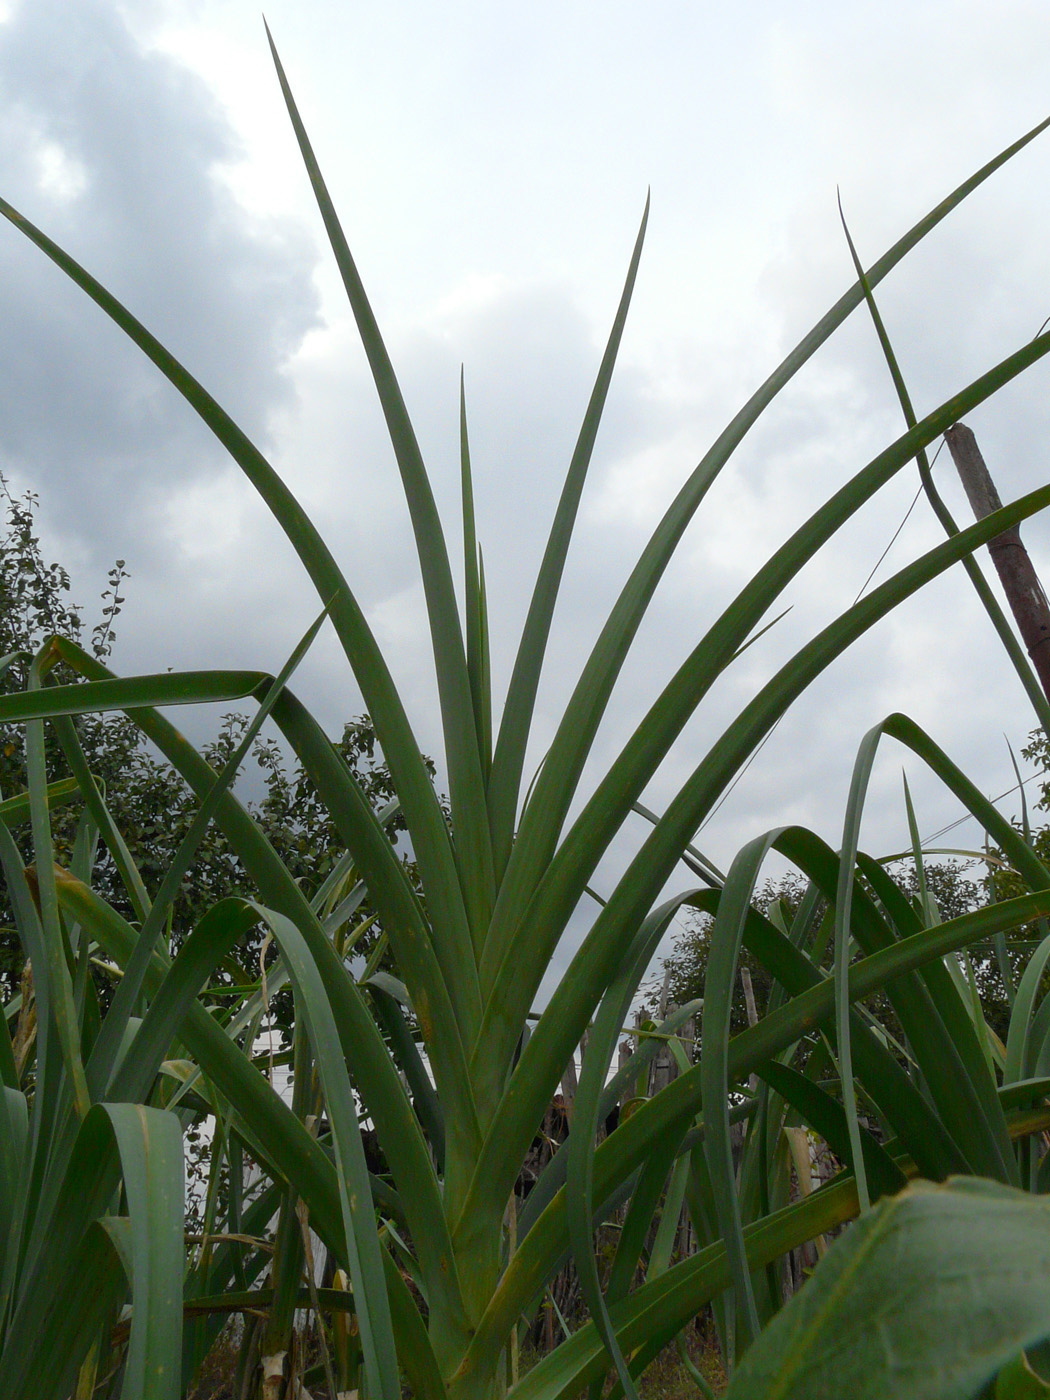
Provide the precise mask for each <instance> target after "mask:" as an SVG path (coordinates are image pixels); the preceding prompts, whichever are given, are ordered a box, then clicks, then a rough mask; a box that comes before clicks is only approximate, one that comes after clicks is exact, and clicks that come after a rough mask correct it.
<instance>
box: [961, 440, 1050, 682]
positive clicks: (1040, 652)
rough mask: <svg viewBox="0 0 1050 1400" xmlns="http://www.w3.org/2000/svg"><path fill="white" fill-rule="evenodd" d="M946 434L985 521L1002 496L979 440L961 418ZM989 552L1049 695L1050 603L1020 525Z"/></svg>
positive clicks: (998, 538)
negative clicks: (987, 464) (996, 486)
mask: <svg viewBox="0 0 1050 1400" xmlns="http://www.w3.org/2000/svg"><path fill="white" fill-rule="evenodd" d="M944 438H945V441H946V442H947V444H948V450H949V452H950V453H951V454H952V460H953V461H954V463H955V467H956V470H957V471H958V473H959V478H960V480H961V481H962V484H963V488H964V489H965V491H966V495H967V497H968V498H969V502H970V506H971V507H972V509H973V513H974V516H975V517H976V518H977V519H978V520H983V519H984V517H985V516H986V515H991V513H992V511H993V510H999V509H1000V507H1001V506H1002V501H1001V500H1000V499H999V493H998V491H996V489H995V483H994V482H993V481H992V478H991V475H990V474H989V471H988V468H987V467H986V466H985V463H984V458H983V457H982V456H981V451H980V448H979V447H978V446H977V439H976V438H975V437H974V435H973V433H972V432H971V431H970V429H969V428H968V427H967V426H966V424H965V423H956V425H955V426H954V428H949V429H948V431H947V432H946V433H945V435H944ZM988 552H989V553H990V554H991V556H992V562H993V563H994V564H995V567H996V570H997V572H998V574H999V580H1000V582H1001V583H1002V585H1003V591H1004V592H1005V594H1006V597H1007V601H1008V602H1009V604H1010V607H1011V609H1012V611H1013V615H1014V619H1015V621H1016V623H1017V627H1018V630H1019V632H1020V633H1021V639H1022V640H1023V642H1024V644H1025V646H1026V647H1027V648H1028V655H1029V656H1030V657H1031V658H1032V665H1033V666H1034V668H1035V673H1036V675H1037V676H1038V677H1039V683H1040V685H1041V686H1042V687H1043V693H1044V694H1045V695H1046V697H1047V699H1048V700H1050V603H1048V602H1047V599H1046V594H1045V593H1044V592H1043V585H1042V584H1041V583H1040V582H1039V575H1038V574H1037V573H1036V571H1035V568H1034V567H1033V565H1032V561H1031V559H1030V558H1029V557H1028V551H1027V549H1025V547H1024V545H1023V544H1022V543H1021V532H1020V530H1018V528H1017V527H1016V526H1011V528H1010V529H1009V530H1004V531H1003V533H1002V534H1001V535H996V537H995V539H994V540H991V541H990V542H989V545H988Z"/></svg>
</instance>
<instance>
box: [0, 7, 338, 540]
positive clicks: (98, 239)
mask: <svg viewBox="0 0 1050 1400" xmlns="http://www.w3.org/2000/svg"><path fill="white" fill-rule="evenodd" d="M237 157H238V147H237V143H236V140H235V138H234V136H233V133H232V131H231V129H230V127H229V125H228V123H227V121H226V119H225V117H224V115H223V112H222V110H221V108H220V107H219V105H218V103H217V101H216V99H215V98H214V96H213V95H212V93H211V92H210V91H209V90H208V88H207V87H206V86H205V84H204V83H203V82H202V81H201V79H199V78H198V77H196V76H195V75H194V74H192V73H190V72H189V71H188V70H186V69H185V68H183V67H182V66H180V65H179V64H178V63H177V62H175V61H174V60H173V59H171V58H169V57H167V56H165V55H163V54H161V53H158V52H145V51H144V50H143V49H142V48H141V47H140V46H139V44H138V43H137V42H136V40H135V39H134V37H133V36H132V34H131V33H130V31H129V30H128V28H127V26H126V24H125V22H124V21H123V19H122V18H121V17H120V14H119V11H118V9H117V7H116V6H114V5H113V4H111V3H106V0H83V3H78V4H77V5H74V6H70V5H67V4H64V3H62V0H33V3H31V4H29V3H26V4H22V5H21V6H19V7H18V9H17V10H16V11H15V13H14V15H13V17H12V18H11V19H10V20H9V21H8V22H7V23H6V24H4V25H2V26H0V190H2V191H3V193H4V194H5V196H6V197H7V198H8V199H9V200H10V201H11V202H12V203H14V204H15V205H16V207H20V208H21V210H22V211H23V212H24V213H25V214H26V215H27V216H28V217H29V218H31V219H32V220H33V221H34V222H36V223H38V224H39V225H40V226H41V227H43V229H44V230H45V232H47V233H49V234H50V235H51V236H52V237H54V238H55V239H56V241H57V242H59V243H60V244H62V245H63V246H65V247H66V249H67V250H68V251H69V252H71V253H72V254H73V255H74V256H75V257H76V258H77V259H78V260H79V261H80V262H82V263H83V264H84V265H85V266H86V267H87V268H88V269H89V270H90V271H92V272H93V273H94V274H95V275H96V276H98V277H99V278H100V280H101V281H102V282H103V283H104V284H106V285H108V286H109V288H110V289H111V290H112V291H113V292H114V293H115V294H116V295H117V296H118V297H119V298H120V299H121V300H122V301H124V303H125V304H126V305H127V306H128V307H129V309H130V310H131V311H132V312H133V313H134V314H135V315H137V316H138V317H139V318H140V319H141V320H142V321H144V322H145V324H146V325H147V326H148V327H149V328H150V329H151V330H153V331H154V333H155V334H157V335H158V337H159V338H160V339H161V340H162V342H164V343H165V344H167V346H168V348H169V349H171V350H172V351H173V353H175V354H176V355H177V356H178V357H179V358H180V359H182V361H183V362H184V364H185V365H186V366H187V368H189V369H190V371H191V372H192V373H194V374H195V375H197V377H198V378H200V379H201V380H202V381H203V382H204V383H205V384H206V385H207V386H208V387H209V389H210V390H211V391H212V393H214V394H215V396H216V397H217V398H218V399H219V401H220V402H222V403H223V404H224V406H225V407H226V408H228V410H229V411H230V412H231V413H232V414H233V416H234V417H235V418H236V419H237V420H238V421H239V422H240V423H241V424H242V426H243V427H244V428H245V429H246V430H247V431H248V432H249V434H251V435H253V436H255V437H256V439H257V440H261V441H262V442H263V443H264V444H265V441H266V439H267V437H268V435H269V432H270V425H271V420H272V416H273V414H274V412H275V411H276V410H278V409H280V408H281V407H283V406H285V405H287V404H288V402H289V400H290V397H291V395H292V392H293V391H292V386H291V382H290V380H289V378H288V376H287V373H286V367H287V361H288V358H289V356H290V355H291V354H292V352H293V351H294V350H295V349H296V347H297V346H298V344H299V343H300V341H301V339H302V337H303V335H304V333H305V332H306V331H307V330H308V329H309V328H310V326H311V325H314V324H316V321H317V298H316V294H315V292H314V289H313V287H312V285H311V273H312V268H313V265H314V260H315V253H314V250H313V248H312V246H311V244H310V243H309V242H308V241H307V240H306V239H305V238H304V236H303V234H302V233H301V232H299V231H298V230H297V229H296V228H295V227H294V226H292V225H290V224H287V223H277V222H270V223H264V222H260V221H257V220H255V221H253V220H250V219H249V218H248V217H247V216H246V215H245V214H244V213H243V211H241V210H240V209H239V207H238V206H237V204H236V203H235V201H234V199H233V197H232V196H231V195H230V193H229V192H228V190H227V188H226V187H225V186H224V184H223V181H222V179H221V173H220V172H221V166H222V165H223V164H228V163H230V162H233V161H235V160H236V159H237ZM0 325H2V326H3V328H4V330H3V335H2V336H0V465H2V466H3V469H4V470H5V471H7V472H8V473H9V474H13V475H14V476H15V478H16V479H18V478H19V477H20V476H22V475H25V476H26V477H27V479H30V480H32V481H33V483H34V484H43V485H46V498H47V510H48V511H49V513H51V514H53V516H54V517H55V519H56V523H57V525H58V526H59V528H60V529H61V530H63V532H68V533H71V534H74V535H76V536H79V537H80V539H81V540H82V541H83V542H84V543H85V545H86V546H87V547H88V548H89V550H90V551H91V552H92V553H94V554H95V556H96V557H104V556H105V555H106V554H107V553H109V554H111V553H114V552H120V553H122V554H126V555H128V556H131V555H133V553H134V549H133V544H132V541H133V540H134V539H136V538H137V539H139V540H141V538H142V536H143V534H144V533H145V532H144V531H143V525H144V524H145V525H147V526H149V525H153V524H155V522H156V508H157V506H158V505H159V503H160V502H161V501H162V500H163V499H164V498H165V497H166V495H167V494H168V493H170V491H171V490H172V489H173V487H176V486H178V485H180V484H184V483H186V482H187V481H191V480H194V479H197V478H199V477H200V476H201V475H202V473H205V472H214V471H215V470H216V466H217V464H218V463H219V462H220V461H221V460H222V454H221V452H220V450H219V449H218V448H217V447H216V446H213V445H212V443H211V441H210V438H209V435H208V434H207V432H206V431H205V430H204V429H203V427H202V426H201V425H200V424H199V423H198V422H197V420H196V419H195V416H194V415H193V414H192V413H191V412H190V411H189V410H188V409H187V408H186V407H185V406H184V405H183V404H182V403H181V402H180V401H179V399H178V396H177V395H176V394H175V392H174V391H173V390H171V389H170V388H169V387H168V386H167V385H166V383H164V382H163V381H162V380H161V379H160V376H159V375H158V373H157V372H156V371H155V370H154V369H153V368H152V367H151V366H150V365H148V364H147V363H146V362H145V360H144V359H143V357H142V356H141V355H140V354H139V352H138V351H137V350H135V349H134V347H132V346H131V345H130V344H129V343H128V342H127V341H126V340H125V339H124V338H123V336H122V335H121V334H120V333H119V332H118V331H117V330H116V329H115V328H114V327H112V326H110V325H109V324H108V323H107V322H106V320H105V318H104V317H103V316H102V315H101V313H100V312H99V311H98V310H97V309H96V308H94V307H93V306H91V305H90V304H89V303H88V302H87V300H86V298H85V297H84V296H83V294H82V293H81V292H80V291H79V290H78V289H77V288H75V287H73V286H72V285H71V284H69V283H67V282H66V280H65V278H64V277H63V275H62V274H61V273H59V272H58V271H57V270H56V269H55V268H53V267H52V266H51V265H50V264H49V263H47V262H46V260H45V259H44V258H43V256H42V255H41V254H40V253H39V252H37V251H36V250H35V249H34V248H32V247H31V246H29V245H28V243H27V242H26V241H25V240H24V239H22V238H21V236H20V235H19V234H18V233H17V232H16V231H15V230H14V229H12V228H5V230H0ZM144 517H145V518H144Z"/></svg>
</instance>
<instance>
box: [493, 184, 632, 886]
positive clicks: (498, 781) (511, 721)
mask: <svg viewBox="0 0 1050 1400" xmlns="http://www.w3.org/2000/svg"><path fill="white" fill-rule="evenodd" d="M648 221H649V199H648V196H646V201H645V211H644V213H643V214H642V222H641V226H640V228H639V229H638V236H637V238H636V239H635V244H634V251H633V252H632V254H631V262H630V266H629V268H628V270H627V280H626V282H625V283H624V288H623V292H622V293H621V295H620V304H619V306H618V307H617V310H616V316H615V319H614V320H613V327H612V330H611V331H610V333H609V340H608V342H607V344H606V347H605V353H604V355H603V356H602V362H601V364H600V366H599V368H598V375H597V378H596V379H595V382H594V388H593V389H592V390H591V397H590V401H589V402H588V404H587V411H586V413H585V414H584V418H583V426H582V427H581V428H580V435H579V438H578V439H577V442H576V449H575V451H574V452H573V454H572V461H571V462H570V463H569V470H568V473H567V475H566V478H565V484H564V486H563V487H562V494H561V499H560V500H559V502H558V509H557V511H556V513H555V516H554V523H553V524H552V526H551V532H550V538H549V539H548V541H547V548H546V550H545V551H544V555H543V562H542V563H541V565H540V571H539V574H538V575H537V578H536V587H535V589H534V590H533V594H532V602H531V603H530V604H529V611H528V615H527V616H526V619H525V627H524V630H523V631H522V634H521V643H520V645H519V647H518V654H517V657H516V659H515V662H514V670H513V672H512V673H511V678H510V686H509V689H508V691H507V702H506V705H505V706H504V710H503V719H502V721H501V723H500V729H499V738H498V739H497V741H496V752H495V756H494V758H493V763H492V781H491V783H490V785H489V802H490V808H491V821H492V831H493V843H494V846H495V855H496V863H497V870H499V871H502V870H503V868H504V867H505V866H506V863H507V860H508V858H509V856H510V848H511V841H512V838H513V834H514V822H515V818H516V817H517V807H518V799H519V794H520V788H521V774H522V769H523V767H524V765H525V750H526V746H527V744H528V740H529V731H530V728H531V725H532V714H533V709H534V707H535V704H536V691H537V690H538V688H539V682H540V671H541V668H542V666H543V657H544V653H545V652H546V649H547V639H548V637H549V635H550V629H551V621H552V619H553V617H554V605H555V603H556V602H557V599H558V590H559V588H560V586H561V579H562V574H563V573H564V570H565V559H566V556H567V554H568V552H569V542H570V540H571V539H572V531H573V526H574V525H575V523H576V515H577V512H578V511H579V506H580V497H581V495H582V494H583V487H584V482H585V481H586V479H587V470H588V468H589V466H590V463H591V456H592V453H593V451H594V443H595V439H596V437H597V435H598V425H599V423H600V422H601V416H602V412H603V410H604V408H605V401H606V398H607V397H608V393H609V383H610V381H611V379H612V373H613V369H614V367H615V365H616V356H617V353H618V352H619V349H620V341H621V339H622V338H623V330H624V326H625V325H626V323H627V312H628V309H629V307H630V304H631V297H632V295H633V293H634V284H635V280H636V278H637V276H638V264H639V262H640V260H641V256H642V244H643V243H644V242H645V227H646V224H647V223H648Z"/></svg>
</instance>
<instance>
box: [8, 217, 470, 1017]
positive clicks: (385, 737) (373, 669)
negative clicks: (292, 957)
mask: <svg viewBox="0 0 1050 1400" xmlns="http://www.w3.org/2000/svg"><path fill="white" fill-rule="evenodd" d="M0 214H2V215H3V216H4V217H5V218H7V219H8V220H10V222H11V223H13V224H14V225H15V226H16V227H17V228H19V229H20V230H21V231H22V232H23V233H24V234H25V235H26V237H27V238H29V239H30V241H31V242H33V243H35V244H36V246H37V247H38V248H39V249H40V250H41V251H42V252H43V253H45V254H46V255H47V257H49V258H50V259H51V261H52V262H54V263H55V264H56V266H57V267H59V268H60V269H61V270H62V271H63V272H64V273H65V274H66V275H67V276H68V277H69V278H70V279H71V280H72V281H73V282H75V283H76V285H77V286H78V287H80V288H81V290H83V291H84V292H86V293H87V295H88V296H89V297H91V299H92V301H94V302H95V303H96V305H97V306H99V307H100V308H101V309H102V310H103V311H104V312H105V313H106V315H107V316H109V317H110V319H111V320H112V321H113V322H114V323H115V324H116V325H117V326H119V327H120V329H121V330H122V331H124V333H125V334H126V335H127V336H128V337H129V339H131V340H132V341H133V342H134V343H135V344H136V345H137V346H138V347H139V349H140V350H141V351H142V352H143V353H144V354H145V355H146V356H147V358H148V359H150V360H151V361H152V362H153V364H154V365H156V366H157V368H158V369H159V370H160V371H161V373H162V374H163V375H164V376H165V377H166V378H167V379H168V380H169V381H170V382H171V383H172V384H173V385H174V387H175V388H176V389H177V390H178V391H179V393H180V394H181V395H182V396H183V398H185V399H186V401H187V402H188V403H189V405H190V406H191V407H192V408H193V409H194V411H195V412H196V413H197V414H198V415H199V416H200V418H201V419H202V420H203V421H204V423H205V424H207V426H208V427H209V428H210V429H211V431H212V432H213V433H214V435H215V437H216V438H217V439H218V440H219V442H221V443H222V445H223V446H224V447H225V448H226V450H227V451H228V452H229V454H230V456H231V457H232V458H233V460H234V461H235V462H236V463H237V466H238V467H239V468H240V469H241V471H242V472H243V473H244V475H245V476H246V477H247V479H248V480H249V481H250V482H251V483H252V485H253V486H254V487H255V489H256V491H258V493H259V495H260V496H261V498H262V499H263V501H264V502H265V504H266V506H267V507H268V509H269V510H270V511H271V512H272V514H273V515H274V518H275V519H276V520H277V522H278V524H279V525H280V526H281V528H282V530H283V531H284V533H285V535H286V536H287V538H288V540H289V542H290V543H291V545H292V547H293V548H294V549H295V551H296V553H297V554H298V556H299V558H300V560H301V561H302V563H303V566H304V568H305V569H306V571H307V573H308V574H309V576H310V579H311V581H312V582H313V584H314V587H315V588H316V589H317V592H318V594H319V596H320V598H321V600H322V601H323V602H325V603H328V602H329V601H330V603H331V612H330V616H331V618H332V623H333V625H334V627H335V629H336V633H337V634H338V637H339V641H340V643H341V645H342V647H343V650H344V652H345V653H346V656H347V659H348V660H349V662H350V665H351V667H352V668H353V670H354V674H355V676H356V677H357V680H358V683H359V685H360V686H361V691H362V694H363V696H364V699H365V704H366V706H367V708H368V713H369V715H370V716H371V718H372V721H373V723H374V724H375V727H376V733H377V735H378V737H379V741H380V744H381V745H382V749H383V755H384V757H385V759H386V761H387V763H388V765H389V767H390V771H391V773H392V774H393V777H394V781H395V785H396V788H397V791H398V794H399V796H400V798H401V801H402V804H403V807H404V812H405V820H406V823H407V825H408V828H409V830H410V831H411V832H412V837H413V844H414V848H415V853H416V859H417V861H418V863H419V867H420V872H421V875H422V878H423V881H424V883H425V885H426V888H427V893H428V911H429V915H430V919H431V922H432V923H433V924H434V926H435V928H436V929H437V930H439V931H440V936H441V938H442V939H443V940H445V941H447V943H448V944H449V946H451V947H455V948H456V950H457V954H456V955H457V958H458V961H459V964H460V965H461V966H462V967H463V968H464V969H465V972H466V973H467V974H470V973H473V971H474V961H473V956H472V946H471V940H470V927H469V923H468V920H467V917H466V911H465V908H464V904H463V895H462V891H461V889H460V886H459V877H458V874H457V871H456V865H455V860H454V857H453V852H452V847H451V843H450V840H449V833H448V829H447V826H446V823H445V817H444V814H443V813H442V810H441V804H440V803H439V802H438V799H437V795H436V793H435V792H434V787H433V784H432V782H431V780H430V774H429V773H428V772H427V768H426V764H425V763H424V762H423V759H422V756H421V753H420V748H419V745H418V744H417V743H416V741H415V738H414V736H413V734H412V729H411V726H410V724H409V722H408V717H407V716H406V714H405V711H404V707H403V705H402V703H401V699H400V696H399V695H398V693H397V689H396V687H395V686H394V682H393V679H392V677H391V675H390V671H389V668H388V667H387V665H386V662H385V660H384V658H383V655H382V652H381V651H380V649H379V647H378V646H377V644H376V640H375V637H374V636H373V635H372V631H371V629H370V627H369V626H368V622H367V620H366V619H365V616H364V613H363V612H362V611H361V608H360V606H359V605H358V602H357V599H356V598H355V597H354V594H353V592H352V591H351V589H350V587H349V585H348V584H347V581H346V579H345V578H344V577H343V574H342V572H341V570H340V569H339V567H338V565H337V564H336V562H335V559H334V558H333V557H332V554H331V552H330V550H329V549H328V547H327V545H326V544H325V543H324V541H323V540H322V539H321V536H320V535H319V534H318V532H317V530H316V528H315V527H314V525H313V522H312V521H311V520H310V519H309V517H308V516H307V515H306V512H305V511H304V510H303V508H302V506H301V505H300V504H299V502H298V501H297V500H296V499H295V496H294V495H293V494H292V492H291V491H290V490H289V489H288V487H287V486H286V485H285V484H284V482H283V481H282V480H281V479H280V477H279V476H278V475H277V473H276V472H275V471H274V469H273V468H272V467H271V465H270V463H269V462H268V461H267V460H266V458H265V457H264V456H263V454H262V453H261V452H260V451H259V449H258V448H257V447H256V446H255V444H254V443H253V442H252V441H251V440H250V439H249V438H248V437H247V435H246V434H245V433H244V432H243V431H242V430H241V429H240V428H239V427H238V426H237V424H236V423H235V422H234V421H233V419H232V418H231V417H230V416H229V414H228V413H226V412H225V410H224V409H223V408H222V407H221V406H220V405H219V404H218V403H217V402H216V401H215V399H214V398H213V397H212V396H211V394H209V393H208V391H207V390H206V389H205V388H204V387H203V385H201V384H200V383H199V382H198V381H197V380H196V379H194V377H193V376H192V375H191V374H190V373H189V372H188V371H187V370H186V369H185V368H184V367H183V366H182V365H181V364H180V363H179V362H178V360H176V359H175V357H174V356H173V355H171V354H170V353H169V352H168V351H167V350H166V349H165V348H164V346H163V345H161V343H160V342H159V341H158V340H157V338H156V337H155V336H153V335H151V334H150V332H149V331H148V330H146V328H145V326H143V325H142V324H141V322H140V321H138V320H137V319H136V318H135V317H134V316H132V315H131V313H130V312H129V311H128V310H127V309H126V308H125V307H124V306H122V305H121V303H120V302H119V301H118V300H117V299H116V298H115V297H114V296H113V295H112V294H111V293H110V292H108V291H107V290H106V289H105V288H104V287H103V286H102V285H101V283H100V282H98V281H97V280H96V279H95V278H94V277H92V276H91V274H90V273H89V272H87V271H86V269H85V268H83V267H81V265H80V264H79V263H78V262H76V260H75V259H73V258H71V257H70V256H69V255H68V254H67V253H65V252H63V250H62V249H61V248H60V247H59V246H58V245H57V244H56V243H55V242H54V241H53V240H52V239H50V238H48V237H47V235H46V234H44V233H42V232H41V230H40V229H38V228H36V227H35V226H34V225H33V224H32V223H30V221H29V220H28V219H26V218H24V217H23V216H22V215H21V214H19V212H18V211H17V210H16V209H14V208H13V207H12V206H11V205H10V204H8V203H7V201H6V200H3V199H0ZM71 645H72V644H70V643H67V642H64V641H62V640H61V639H60V640H59V641H56V643H55V646H56V648H58V649H59V650H60V651H62V648H63V647H66V648H68V647H69V646H71ZM79 669H80V670H81V673H82V674H87V672H86V671H85V670H84V667H83V666H81V667H80V668H79ZM94 678H96V679H105V680H113V679H114V678H113V677H111V676H110V675H109V674H108V673H107V672H105V671H104V668H103V672H102V674H101V675H100V676H96V677H94ZM163 679H164V678H163V677H162V678H161V680H163ZM168 679H169V683H170V678H168ZM172 687H173V693H177V691H178V683H177V682H175V683H172ZM78 688H79V687H78ZM57 689H58V687H56V690H57ZM198 690H199V687H198ZM167 695H168V692H167V691H162V694H161V696H159V697H156V698H157V699H163V701H164V703H177V701H176V700H174V699H170V700H169V699H167V698H166V697H167ZM17 701H18V697H6V696H2V697H0V718H6V717H8V713H7V707H8V706H10V705H14V704H15V703H16V702H17ZM40 703H41V705H43V706H44V710H43V712H44V713H51V711H49V710H47V709H46V705H45V702H40ZM77 703H79V701H78V702H77ZM130 703H132V704H136V703H140V704H143V705H146V704H150V703H152V701H151V699H150V698H149V697H145V698H141V699H139V700H137V701H136V700H135V698H134V697H132V698H131V701H130ZM120 707H121V706H120V705H119V704H115V705H114V706H112V708H120ZM88 708H98V706H90V705H89V706H88ZM65 713H75V711H69V710H67V711H65ZM474 981H475V982H476V977H475V978H474ZM457 1014H459V1015H460V1016H462V1017H463V1019H464V1022H465V1024H466V1025H468V1026H471V1025H473V1024H474V1023H475V1022H476V1019H477V994H476V991H475V994H474V996H473V998H472V1000H470V1001H469V1002H468V1003H467V1004H465V1005H462V1006H457Z"/></svg>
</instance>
